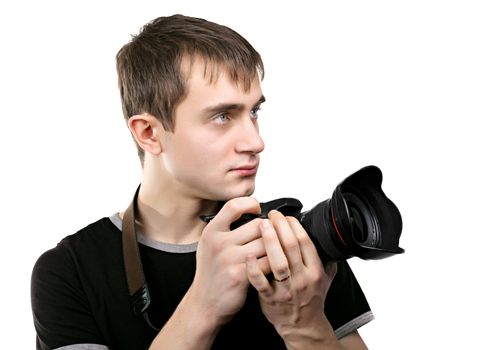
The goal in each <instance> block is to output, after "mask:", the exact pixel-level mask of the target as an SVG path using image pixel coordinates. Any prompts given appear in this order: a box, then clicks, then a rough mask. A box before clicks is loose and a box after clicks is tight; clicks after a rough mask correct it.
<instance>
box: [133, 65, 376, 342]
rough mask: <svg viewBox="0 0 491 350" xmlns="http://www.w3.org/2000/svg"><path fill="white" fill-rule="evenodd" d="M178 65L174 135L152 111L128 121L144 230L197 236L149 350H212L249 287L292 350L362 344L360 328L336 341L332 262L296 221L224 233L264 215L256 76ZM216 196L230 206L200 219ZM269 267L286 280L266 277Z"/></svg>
mask: <svg viewBox="0 0 491 350" xmlns="http://www.w3.org/2000/svg"><path fill="white" fill-rule="evenodd" d="M183 69H184V70H186V73H187V74H186V76H187V77H188V81H187V85H188V93H187V95H186V96H185V98H184V99H183V101H182V102H181V103H180V104H179V105H178V106H177V108H176V111H175V128H174V131H173V132H170V131H166V130H164V128H163V126H162V124H161V123H160V122H159V121H158V120H157V119H156V118H154V117H153V116H151V115H148V114H142V115H137V116H133V117H132V118H130V120H129V122H128V126H129V129H130V131H131V132H132V134H133V136H134V138H135V140H137V142H138V144H139V145H140V147H142V148H143V150H144V151H145V161H144V168H143V179H142V184H141V189H140V194H139V198H138V208H139V217H138V224H139V225H140V230H141V231H142V232H143V233H144V234H146V235H149V236H150V237H151V238H153V239H155V240H158V241H163V242H168V243H180V244H183V243H191V242H195V241H198V240H199V245H198V250H197V253H196V265H197V266H196V274H195V278H194V280H193V283H192V284H191V287H190V288H189V290H188V292H187V293H186V295H185V296H184V298H183V300H182V301H181V303H180V304H179V305H178V307H177V309H176V311H175V312H174V314H173V315H172V317H171V318H170V319H169V320H168V322H167V323H166V325H165V326H164V327H163V329H162V330H161V331H160V333H159V334H158V335H157V337H156V338H155V339H154V341H153V343H152V345H151V349H171V348H172V349H209V348H210V346H211V345H212V343H213V340H214V338H215V336H216V334H217V333H218V331H219V330H220V328H221V327H222V326H223V325H224V324H225V323H227V322H228V321H229V320H230V319H231V318H232V317H233V315H234V314H235V313H236V312H238V311H239V310H240V308H241V307H242V305H243V304H244V302H245V298H246V295H247V289H248V286H249V285H250V284H252V285H253V286H254V287H255V288H256V289H257V290H258V293H259V296H260V301H261V308H262V311H263V313H264V314H265V316H266V317H267V318H268V320H269V321H270V322H271V323H272V324H273V325H274V326H275V328H276V330H277V331H278V333H279V334H280V335H281V336H282V338H283V339H284V341H285V344H286V345H287V347H288V348H289V349H306V348H308V349H366V346H365V345H364V343H363V340H362V339H361V337H360V336H359V334H358V333H357V332H353V333H351V334H349V335H347V336H346V337H344V338H342V339H341V340H340V341H338V340H337V339H336V337H335V335H334V332H333V330H332V328H331V326H330V324H329V322H328V320H327V319H326V317H325V315H324V312H323V303H324V299H325V296H326V293H327V291H328V289H329V286H330V284H331V281H332V278H333V277H334V275H335V271H336V267H335V265H329V266H328V267H327V269H325V268H324V266H322V263H321V261H320V259H319V257H318V255H317V252H316V251H315V248H314V246H313V244H312V242H311V241H310V239H309V237H308V235H307V233H306V232H305V230H303V228H302V227H301V225H300V224H299V223H298V221H297V220H296V219H294V218H291V217H288V218H286V217H284V216H283V215H282V214H281V213H279V212H275V211H273V212H271V213H270V214H269V218H268V219H255V220H253V221H251V222H249V223H247V224H246V225H243V226H241V227H239V228H237V229H235V230H234V231H233V232H231V230H230V224H231V223H232V222H234V221H235V220H236V219H238V218H239V217H240V216H241V215H242V214H244V213H259V212H260V207H259V202H258V201H257V200H256V199H255V198H253V197H250V195H251V194H252V193H253V192H254V186H255V171H254V169H257V167H258V166H259V154H260V153H261V152H262V151H263V150H264V142H263V140H262V139H261V137H260V135H259V127H258V121H257V116H258V109H259V107H260V104H261V103H262V101H263V100H264V97H263V94H262V91H261V86H260V81H259V79H257V80H255V81H254V82H253V84H252V86H251V88H250V89H249V90H248V91H245V90H244V89H243V88H242V86H241V84H236V83H233V82H232V81H230V79H229V77H228V75H227V74H226V73H224V72H219V74H218V76H216V77H214V78H216V79H212V82H210V79H209V78H210V77H209V76H206V75H204V74H203V72H204V71H205V70H204V63H203V61H202V60H201V59H199V58H197V59H196V60H194V63H193V65H188V66H185V67H183ZM210 165H212V166H210ZM217 201H227V202H226V203H225V205H224V206H223V207H222V208H221V210H220V211H219V212H218V214H217V215H216V217H215V218H214V219H213V220H212V221H211V222H210V223H209V224H208V225H206V224H204V223H203V222H201V220H200V219H199V215H202V214H209V213H212V212H215V211H216V209H217ZM270 272H272V273H273V275H274V276H275V278H276V279H278V280H282V279H283V278H286V280H285V281H283V282H276V281H272V282H269V281H268V280H267V279H266V277H265V275H266V274H268V273H270Z"/></svg>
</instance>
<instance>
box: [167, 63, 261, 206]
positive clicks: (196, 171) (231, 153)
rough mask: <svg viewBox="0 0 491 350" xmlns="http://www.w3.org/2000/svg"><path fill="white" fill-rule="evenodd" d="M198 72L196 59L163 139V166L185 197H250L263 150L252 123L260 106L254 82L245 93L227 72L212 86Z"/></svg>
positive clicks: (201, 66)
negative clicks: (173, 118) (186, 87)
mask: <svg viewBox="0 0 491 350" xmlns="http://www.w3.org/2000/svg"><path fill="white" fill-rule="evenodd" d="M203 72H204V64H203V62H201V60H195V61H194V63H193V65H192V67H191V69H190V74H189V79H188V94H187V95H186V97H185V99H184V100H183V101H182V102H181V103H180V104H179V105H178V106H177V108H176V111H175V124H174V126H175V127H174V131H173V132H166V133H165V135H164V138H163V141H164V142H163V149H164V153H163V158H162V159H163V166H164V167H165V168H166V170H167V171H168V172H169V173H170V174H171V175H172V177H173V179H174V180H175V182H176V186H177V188H178V190H179V191H183V192H184V193H186V194H187V195H190V196H193V197H196V198H201V199H209V200H228V199H231V198H234V197H239V196H247V195H250V194H252V193H253V192H254V182H255V177H256V171H257V169H258V166H259V153H260V152H262V151H263V149H264V143H263V140H262V139H261V137H260V136H259V130H258V123H257V113H258V110H259V107H260V105H261V103H262V102H264V97H263V94H262V91H261V86H260V81H259V78H258V79H257V80H255V81H254V82H253V83H252V85H251V88H250V89H249V91H247V92H245V91H244V90H243V88H242V86H241V84H236V83H233V82H232V81H231V80H230V78H229V77H228V74H226V72H222V73H221V74H220V73H219V76H218V79H216V80H214V81H213V82H212V83H210V80H209V77H208V76H204V74H203Z"/></svg>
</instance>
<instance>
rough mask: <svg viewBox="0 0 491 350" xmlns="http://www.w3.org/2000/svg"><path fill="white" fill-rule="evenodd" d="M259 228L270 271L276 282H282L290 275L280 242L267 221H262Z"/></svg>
mask: <svg viewBox="0 0 491 350" xmlns="http://www.w3.org/2000/svg"><path fill="white" fill-rule="evenodd" d="M260 228H261V234H262V236H263V242H264V248H265V249H266V254H267V256H268V259H269V265H270V267H271V271H272V272H273V275H274V276H275V278H276V279H277V280H282V279H284V278H286V277H288V276H289V275H290V269H289V267H288V260H287V258H286V256H285V253H284V252H283V248H282V247H281V243H280V240H279V239H278V236H277V235H276V231H275V229H274V228H273V225H271V222H270V221H269V219H263V220H262V222H261V225H260Z"/></svg>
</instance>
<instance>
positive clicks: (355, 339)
mask: <svg viewBox="0 0 491 350" xmlns="http://www.w3.org/2000/svg"><path fill="white" fill-rule="evenodd" d="M339 342H340V343H341V345H342V346H343V348H345V349H346V350H368V348H367V346H366V345H365V342H364V341H363V339H362V338H361V336H360V333H358V331H353V332H351V333H349V334H347V335H346V336H344V337H342V338H341V339H339Z"/></svg>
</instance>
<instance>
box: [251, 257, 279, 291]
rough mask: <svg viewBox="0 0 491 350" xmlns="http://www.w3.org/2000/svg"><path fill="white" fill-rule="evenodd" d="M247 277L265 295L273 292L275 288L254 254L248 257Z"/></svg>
mask: <svg viewBox="0 0 491 350" xmlns="http://www.w3.org/2000/svg"><path fill="white" fill-rule="evenodd" d="M246 267H247V278H248V279H249V282H250V283H251V284H252V286H253V287H254V288H256V290H257V291H258V292H259V293H261V294H263V295H264V296H265V297H268V296H270V295H271V294H272V293H273V288H272V287H271V285H270V284H269V282H268V279H267V278H266V276H264V273H263V272H262V271H261V268H260V267H259V264H258V261H257V259H256V257H255V256H254V255H248V256H247V259H246Z"/></svg>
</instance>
